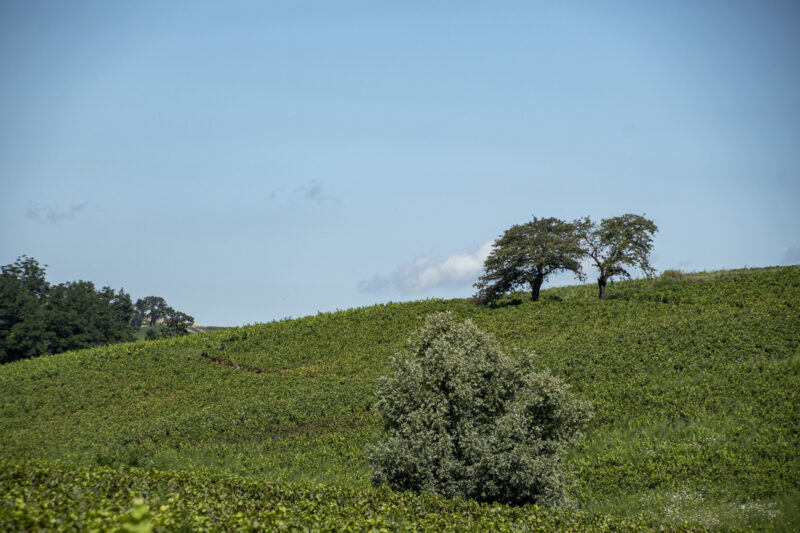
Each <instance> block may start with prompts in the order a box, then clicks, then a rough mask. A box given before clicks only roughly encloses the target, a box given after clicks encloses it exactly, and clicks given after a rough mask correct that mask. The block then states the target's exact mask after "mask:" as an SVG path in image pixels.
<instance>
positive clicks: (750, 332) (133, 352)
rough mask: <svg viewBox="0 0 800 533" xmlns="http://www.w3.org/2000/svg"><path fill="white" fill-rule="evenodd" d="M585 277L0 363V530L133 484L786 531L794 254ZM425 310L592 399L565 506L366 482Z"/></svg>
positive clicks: (794, 404) (109, 501)
mask: <svg viewBox="0 0 800 533" xmlns="http://www.w3.org/2000/svg"><path fill="white" fill-rule="evenodd" d="M595 291H596V289H595V287H594V286H592V285H586V286H574V287H561V288H555V289H549V290H546V291H543V293H542V296H541V301H540V302H537V303H531V302H530V301H528V300H527V298H526V297H525V295H518V296H515V297H509V298H507V300H506V301H504V302H503V304H502V305H500V306H497V307H494V308H488V307H483V306H478V305H476V304H474V303H472V302H470V301H468V300H450V301H442V300H428V301H421V302H411V303H397V304H395V303H390V304H386V305H378V306H373V307H368V308H362V309H353V310H348V311H340V312H336V313H326V314H318V315H316V316H311V317H306V318H302V319H298V320H284V321H279V322H272V323H269V324H259V325H253V326H245V327H242V328H233V329H225V330H220V331H215V332H210V333H200V334H197V335H191V336H187V337H180V338H173V339H165V340H161V341H153V342H148V343H141V342H140V343H130V344H122V345H115V346H110V347H101V348H94V349H90V350H82V351H78V352H69V353H65V354H59V355H55V356H48V357H41V358H37V359H31V360H24V361H18V362H15V363H11V364H7V365H3V366H2V367H0V391H2V404H1V405H0V415H1V416H0V435H2V439H0V457H1V458H2V459H0V472H1V473H0V529H24V530H30V529H35V528H36V527H39V526H44V527H46V528H55V527H60V526H59V524H61V525H62V526H64V527H66V525H67V524H77V526H76V527H77V528H78V529H84V528H86V527H89V526H90V525H91V524H95V522H92V520H96V524H101V525H102V524H105V526H102V527H107V526H108V525H109V524H117V523H118V522H119V521H120V520H124V519H130V520H133V518H131V516H132V515H131V513H133V514H136V513H137V512H139V511H141V510H142V509H144V507H143V506H142V507H141V508H137V507H135V506H134V508H132V510H130V511H129V513H128V514H129V515H130V516H128V518H125V516H124V515H125V511H126V509H131V506H132V505H133V504H132V501H133V500H132V499H133V498H134V497H136V496H137V495H138V496H141V497H143V498H144V499H145V501H146V504H147V505H149V508H148V509H149V511H148V513H149V514H147V515H146V516H145V518H143V520H145V519H146V520H150V521H151V522H152V523H153V524H155V525H156V526H159V525H164V526H169V527H171V528H180V527H187V528H190V529H197V528H199V527H200V526H201V525H202V521H203V520H207V525H209V526H211V527H223V526H225V524H229V525H230V524H234V523H235V524H238V526H236V527H239V526H241V527H253V528H255V529H258V528H259V526H258V524H261V527H278V525H279V524H278V522H281V523H283V524H285V525H287V526H291V525H293V524H294V525H297V524H305V525H307V526H309V527H311V526H313V525H315V524H316V527H318V528H320V529H322V530H325V529H326V528H328V529H332V530H336V529H342V527H344V525H345V524H348V523H351V525H352V527H353V528H354V529H356V530H360V529H369V528H370V527H373V526H376V527H387V528H389V529H392V528H399V529H406V528H410V527H412V525H413V524H414V523H416V524H417V526H418V527H420V528H424V527H429V528H431V530H441V529H445V528H444V526H443V524H451V527H453V528H454V530H464V529H469V528H475V529H476V530H486V529H487V527H489V526H490V525H491V526H492V527H493V528H498V529H502V527H500V526H501V525H503V524H504V525H503V527H508V528H511V529H512V530H513V527H519V528H521V529H524V530H527V529H535V527H534V526H535V525H536V523H537V522H536V521H537V520H538V521H539V524H540V525H542V526H543V527H544V528H545V529H555V530H558V529H564V528H572V529H592V528H597V529H602V528H603V527H617V528H626V527H628V528H630V529H632V530H636V529H640V528H642V527H645V526H646V525H649V526H653V527H655V526H658V525H660V524H671V525H673V526H676V527H677V526H681V524H684V523H685V522H689V523H691V524H698V525H700V526H708V527H712V528H714V527H729V526H731V527H745V528H764V529H780V528H784V529H786V530H792V529H797V528H800V414H799V413H800V412H799V411H798V405H800V268H797V267H786V268H771V269H751V270H737V271H726V272H715V273H703V274H692V275H679V274H674V275H669V273H668V274H666V275H663V276H661V277H660V278H658V279H654V280H635V281H629V282H624V283H617V284H615V285H613V286H609V289H608V298H609V299H608V300H606V301H599V300H597V298H596V294H595ZM442 310H449V311H452V312H453V313H454V314H455V315H456V316H457V317H460V318H471V319H472V320H473V321H474V322H475V323H476V324H477V325H478V326H479V327H481V328H482V329H484V330H486V331H489V332H491V333H492V334H493V335H494V336H495V337H496V338H497V339H498V341H499V342H500V344H501V345H502V346H503V347H504V348H506V349H507V350H508V351H513V349H514V348H523V349H533V350H535V351H536V352H537V354H538V365H540V367H541V368H549V369H550V370H551V371H552V372H553V373H554V374H556V375H558V376H560V377H561V378H563V379H564V380H565V381H567V382H568V383H570V384H571V385H572V387H573V390H574V391H575V392H576V393H577V394H579V395H581V396H583V397H585V398H587V399H589V400H591V401H592V402H593V404H594V406H595V417H594V420H593V421H592V424H591V427H590V430H589V431H588V434H587V436H586V438H585V439H584V441H583V442H582V443H581V444H580V446H579V447H578V448H577V449H575V450H573V452H572V453H571V455H570V456H569V458H568V461H567V462H568V466H569V469H570V470H571V471H572V473H573V476H574V479H575V482H576V483H575V486H574V487H573V490H572V496H573V499H574V501H575V509H578V510H575V509H573V510H562V511H546V510H542V509H538V508H534V507H528V508H522V509H515V508H508V507H502V506H494V507H490V506H481V505H477V504H471V503H469V502H451V501H447V500H442V499H440V498H434V497H430V496H425V497H417V496H412V495H402V494H395V493H390V492H389V491H385V490H380V491H376V490H373V489H371V488H370V486H369V471H368V468H367V465H366V462H365V459H364V454H363V450H364V446H365V444H366V443H367V442H369V441H371V440H372V439H375V438H376V437H377V436H378V435H379V434H380V431H381V429H380V424H379V420H378V419H377V417H376V416H375V414H374V413H373V411H372V410H371V408H370V406H371V402H372V400H373V395H374V391H375V385H376V380H377V378H378V376H380V375H381V374H383V373H385V372H386V371H387V369H388V358H389V356H390V355H391V354H392V353H394V352H395V351H397V350H399V349H402V348H403V347H404V343H405V338H406V336H407V335H408V333H409V332H410V331H411V330H412V329H414V328H416V327H418V326H419V325H420V324H421V323H422V319H423V317H424V316H426V315H427V314H429V313H432V312H435V311H442ZM54 461H55V462H54ZM59 491H60V492H59ZM62 493H63V494H62ZM174 494H181V495H182V496H181V498H179V500H180V501H179V502H178V501H176V500H175V498H174V497H173V496H170V495H174ZM275 494H278V496H275ZM65 495H66V496H65ZM170 497H173V501H172V503H169V498H170ZM65 498H66V499H65ZM276 498H277V499H276ZM72 500H74V501H77V502H80V503H79V504H77V507H70V506H69V505H68V503H69V501H72ZM284 500H285V503H280V502H282V501H284ZM163 506H166V508H162V507H163ZM201 506H202V509H201ZM76 509H77V510H76ZM203 509H205V510H203ZM281 509H283V510H281ZM365 509H369V510H370V511H369V512H367V510H365ZM392 509H393V510H392ZM415 509H416V511H415ZM422 509H425V510H426V511H425V512H423V511H422ZM142 512H143V511H142ZM70 513H72V514H74V515H75V516H74V517H72V518H71V517H70V516H69V515H70ZM236 513H241V516H240V517H238V518H234V516H236ZM264 513H267V515H269V516H267V515H265V514H264ZM269 513H272V514H269ZM281 513H282V514H281ZM426 513H427V514H426ZM640 514H641V515H642V516H638V515H640ZM444 515H447V516H452V519H450V518H448V519H446V520H443V519H442V516H444ZM607 515H610V516H607ZM415 516H420V517H425V516H427V517H428V518H420V519H419V522H415V520H416V519H415V518H414V517H415ZM365 517H372V518H371V519H374V522H373V523H368V522H367V521H366V520H367V518H365ZM437 517H438V518H437ZM50 519H52V520H54V522H48V520H50ZM198 520H200V522H198ZM270 520H272V522H270ZM326 520H327V521H326ZM437 520H438V522H437ZM348 521H349V522H348ZM326 524H327V525H326ZM437 524H439V526H437ZM458 524H461V527H458V526H457V525H458ZM228 527H234V526H228ZM681 527H688V526H685V524H684V526H681ZM692 527H693V526H692ZM490 529H491V528H490Z"/></svg>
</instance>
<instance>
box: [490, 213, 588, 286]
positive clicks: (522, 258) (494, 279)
mask: <svg viewBox="0 0 800 533" xmlns="http://www.w3.org/2000/svg"><path fill="white" fill-rule="evenodd" d="M581 228H582V226H581V223H580V221H573V222H565V221H563V220H559V219H557V218H536V217H534V218H533V220H532V221H530V222H528V223H526V224H517V225H514V226H512V227H510V228H509V229H507V230H506V231H505V232H504V233H503V235H501V236H500V238H498V239H497V240H496V241H495V243H494V247H493V249H492V251H491V253H490V254H489V257H487V258H486V261H485V263H484V274H483V275H482V276H481V277H480V279H479V280H478V283H476V284H475V287H476V288H477V289H478V294H477V296H478V298H480V299H481V300H482V301H485V302H492V301H495V300H497V299H498V298H499V297H500V296H501V295H503V294H505V293H507V292H509V291H512V290H515V289H519V288H522V287H529V288H530V291H531V299H532V300H533V301H534V302H535V301H537V300H538V299H539V291H540V290H541V288H542V284H543V283H544V281H545V280H546V279H547V277H548V276H550V274H553V273H555V272H559V271H571V272H574V273H575V274H577V275H578V277H582V271H581V264H580V260H581V257H582V256H583V255H584V251H583V249H582V248H581V231H580V229H581Z"/></svg>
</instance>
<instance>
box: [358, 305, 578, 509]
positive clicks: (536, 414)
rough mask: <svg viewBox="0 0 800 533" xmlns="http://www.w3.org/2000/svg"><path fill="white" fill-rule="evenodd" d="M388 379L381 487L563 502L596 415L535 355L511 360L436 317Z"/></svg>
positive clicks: (377, 459)
mask: <svg viewBox="0 0 800 533" xmlns="http://www.w3.org/2000/svg"><path fill="white" fill-rule="evenodd" d="M409 345H410V348H411V351H410V352H401V353H399V354H398V355H396V356H395V357H394V358H393V359H392V361H391V365H392V368H393V371H394V373H393V375H392V376H389V377H385V378H382V379H381V381H380V385H379V390H378V398H377V402H376V405H377V407H378V410H379V412H380V413H381V415H382V417H383V420H384V423H385V426H386V430H387V433H388V435H387V437H386V439H385V440H383V441H382V442H380V443H378V444H376V445H374V446H373V447H372V449H371V454H370V461H371V463H372V465H373V467H374V473H373V482H374V483H376V484H377V485H383V484H386V485H389V486H391V487H392V488H395V489H400V490H414V491H418V492H432V493H435V494H441V495H444V496H448V497H456V496H461V497H464V498H473V499H476V500H479V501H497V502H504V503H513V504H525V503H539V504H546V505H559V504H563V503H564V502H565V498H566V488H567V483H566V479H565V475H564V472H563V468H562V456H563V454H564V452H565V450H566V448H567V446H568V445H569V444H571V443H572V442H574V441H575V440H577V439H578V438H580V437H581V436H582V434H583V431H584V428H585V426H586V424H587V422H588V421H589V418H590V414H589V413H590V408H589V404H588V402H586V401H583V400H580V399H578V398H576V397H574V396H573V395H572V394H570V393H569V392H568V390H567V389H568V386H567V385H566V384H565V383H563V382H562V381H561V380H559V379H557V378H555V377H554V376H552V375H550V374H549V373H547V372H538V373H537V372H534V371H533V370H532V367H531V364H530V363H531V361H530V356H527V357H525V356H523V357H517V358H511V357H508V356H506V355H505V354H504V353H503V352H502V351H501V350H500V348H499V346H498V345H497V343H496V342H495V341H494V339H493V338H492V337H491V336H489V335H488V334H486V333H483V332H482V331H481V330H479V329H478V328H477V327H476V326H475V325H474V324H473V323H472V322H471V321H469V320H468V321H465V322H462V323H458V322H456V320H455V319H454V318H453V316H452V314H451V313H436V314H433V315H430V316H429V317H428V318H427V319H426V320H425V323H424V324H423V326H422V327H421V328H420V329H419V330H418V331H417V332H415V333H414V334H412V336H411V338H410V339H409Z"/></svg>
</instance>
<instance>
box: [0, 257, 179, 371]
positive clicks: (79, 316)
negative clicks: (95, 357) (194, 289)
mask: <svg viewBox="0 0 800 533" xmlns="http://www.w3.org/2000/svg"><path fill="white" fill-rule="evenodd" d="M45 266H46V265H45ZM45 266H42V265H40V264H39V262H38V261H36V259H34V258H32V257H27V256H24V255H23V256H22V257H20V258H18V259H17V261H16V262H14V263H13V264H10V265H5V266H3V267H0V363H7V362H11V361H16V360H18V359H27V358H29V357H37V356H40V355H45V354H54V353H59V352H64V351H67V350H78V349H81V348H89V347H91V346H98V345H102V344H113V343H118V342H126V341H132V340H134V332H135V328H136V327H138V326H139V325H140V324H141V322H139V324H137V323H136V308H135V306H134V304H133V303H132V302H131V297H130V295H129V294H127V293H126V292H125V291H124V290H123V289H120V290H118V291H114V290H113V289H112V288H111V287H102V288H100V289H97V288H96V287H95V285H94V284H93V283H92V282H90V281H72V282H67V283H60V284H58V285H51V284H50V283H48V282H47V279H46V277H45ZM162 301H163V299H162ZM137 303H138V302H137ZM164 307H165V308H166V311H164V312H165V313H166V314H164V315H163V316H160V315H159V316H156V317H155V318H154V319H152V320H153V322H152V323H155V321H156V320H158V319H159V318H163V319H165V326H164V328H163V329H162V330H161V332H160V334H159V336H173V335H182V334H186V333H188V331H187V328H188V326H189V325H191V324H192V323H193V322H194V319H193V318H192V317H190V316H189V315H186V314H185V313H181V312H179V311H175V310H174V309H172V308H170V307H169V306H166V302H164Z"/></svg>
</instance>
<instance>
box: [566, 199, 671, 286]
mask: <svg viewBox="0 0 800 533" xmlns="http://www.w3.org/2000/svg"><path fill="white" fill-rule="evenodd" d="M580 227H581V228H582V229H581V231H582V241H583V245H584V247H585V249H586V254H587V255H588V256H589V258H590V259H591V260H592V262H593V264H594V266H595V267H597V270H598V272H599V274H598V277H597V286H598V288H599V291H600V299H605V297H606V284H607V283H608V280H609V279H611V278H613V277H614V276H623V277H626V278H630V277H631V274H630V272H629V271H628V269H629V268H638V269H640V270H641V271H642V272H644V274H645V275H646V276H648V277H649V276H652V275H653V274H654V273H655V269H654V268H653V267H652V265H650V252H651V251H652V249H653V234H655V232H656V231H658V228H657V227H656V225H655V224H654V223H653V221H652V220H650V219H647V218H645V217H644V216H641V215H634V214H630V213H627V214H624V215H622V216H618V217H611V218H604V219H602V220H601V221H600V224H595V223H594V222H592V221H591V219H589V218H585V219H584V220H583V221H581V223H580Z"/></svg>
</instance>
